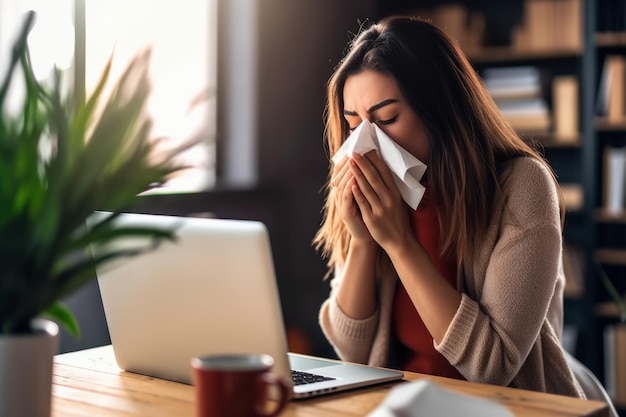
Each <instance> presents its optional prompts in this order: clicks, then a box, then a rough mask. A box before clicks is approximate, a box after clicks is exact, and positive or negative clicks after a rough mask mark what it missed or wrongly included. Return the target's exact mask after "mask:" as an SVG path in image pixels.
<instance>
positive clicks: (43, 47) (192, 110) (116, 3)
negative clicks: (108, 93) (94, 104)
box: [0, 0, 217, 192]
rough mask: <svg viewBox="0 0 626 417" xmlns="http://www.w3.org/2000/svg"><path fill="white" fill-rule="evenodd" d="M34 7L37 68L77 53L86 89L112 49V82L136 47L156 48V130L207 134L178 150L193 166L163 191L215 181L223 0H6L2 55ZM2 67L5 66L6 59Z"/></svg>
mask: <svg viewBox="0 0 626 417" xmlns="http://www.w3.org/2000/svg"><path fill="white" fill-rule="evenodd" d="M74 3H75V4H74ZM28 10H35V11H36V12H37V18H36V25H35V27H34V28H33V32H32V33H31V36H30V38H29V45H30V47H31V52H32V56H33V66H34V68H35V70H36V72H37V76H38V77H41V78H44V77H46V76H47V75H48V74H49V73H50V71H51V69H52V68H53V66H54V65H56V66H57V67H61V68H69V67H70V66H71V65H72V61H73V59H72V58H74V57H75V58H76V62H74V64H75V75H76V79H77V80H81V79H84V81H85V88H86V91H87V92H88V93H89V92H90V91H91V90H92V89H93V88H94V86H95V84H96V82H97V80H98V78H99V76H100V74H101V72H102V70H103V68H104V66H105V65H106V62H107V61H108V59H109V58H110V57H111V55H113V67H112V71H111V78H110V82H109V85H111V84H113V83H112V81H114V80H116V79H117V78H118V76H119V75H120V74H121V72H122V71H123V69H124V68H125V67H126V65H127V64H128V62H129V60H130V59H131V58H132V57H133V56H134V55H135V54H136V53H138V52H139V51H140V50H141V49H142V48H146V47H149V48H151V49H152V58H151V66H150V69H151V78H152V86H153V89H152V94H151V96H150V100H149V103H148V112H149V113H150V115H151V117H152V119H153V122H154V128H153V136H154V137H162V136H166V137H168V138H171V139H172V140H173V141H175V143H176V142H177V143H180V142H182V141H185V140H188V139H189V138H190V137H192V136H196V135H198V136H199V137H201V138H202V140H201V141H200V142H199V143H198V144H197V145H196V146H194V147H193V148H191V149H189V150H188V151H186V152H185V153H184V154H182V155H181V156H180V157H181V159H182V161H183V162H184V163H185V165H188V166H190V167H191V168H190V169H188V170H185V171H184V172H181V175H179V176H177V177H176V178H174V179H173V180H172V181H170V182H168V184H166V187H165V188H164V189H163V190H160V191H158V192H193V191H199V190H205V189H208V188H211V187H212V186H213V184H214V183H215V153H216V152H215V132H216V129H215V126H216V117H215V114H216V79H217V77H216V57H217V45H216V39H217V28H216V24H217V17H216V15H217V0H185V1H176V0H159V1H154V0H109V1H101V0H55V1H49V0H0V56H2V57H3V59H0V63H2V62H6V59H4V57H6V56H8V55H7V54H8V53H9V47H10V45H11V43H12V42H13V39H14V37H15V36H16V34H17V32H18V30H19V27H20V25H21V22H22V17H23V15H24V13H25V12H26V11H28ZM74 11H76V13H74ZM74 18H75V21H74V20H73V19H74ZM74 22H75V26H76V27H77V28H79V29H78V30H77V31H76V32H74V25H73V23H74ZM81 28H84V31H83V30H82V29H81ZM75 33H76V41H77V42H76V45H79V47H78V48H77V49H76V55H74V34H75ZM82 45H84V47H83V46H82ZM83 48H84V49H83ZM81 60H83V61H84V62H79V61H81ZM0 74H4V68H3V67H1V66H0Z"/></svg>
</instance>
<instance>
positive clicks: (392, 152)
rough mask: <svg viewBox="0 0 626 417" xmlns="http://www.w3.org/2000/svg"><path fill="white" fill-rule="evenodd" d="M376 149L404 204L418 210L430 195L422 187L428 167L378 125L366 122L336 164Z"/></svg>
mask: <svg viewBox="0 0 626 417" xmlns="http://www.w3.org/2000/svg"><path fill="white" fill-rule="evenodd" d="M374 149H375V150H377V151H378V154H379V155H380V157H381V158H382V159H383V160H384V161H385V163H387V165H388V166H389V168H390V169H391V171H392V173H393V174H394V177H393V179H394V181H395V183H396V185H397V186H398V189H399V190H400V194H402V198H403V199H404V201H405V202H406V203H407V204H408V205H409V206H411V208H412V209H413V210H415V209H416V208H417V206H418V205H419V203H420V201H421V200H422V197H423V196H424V191H426V189H425V188H424V186H423V185H422V184H420V180H421V179H422V176H423V175H424V172H426V164H424V163H423V162H422V161H420V160H419V159H417V158H416V157H414V156H413V155H411V154H410V153H409V152H408V151H407V150H406V149H404V148H402V147H401V146H400V145H398V144H397V143H395V142H394V141H393V139H391V138H390V137H389V136H387V135H386V134H385V132H383V131H382V130H381V129H380V128H379V127H378V126H376V124H374V123H370V122H369V121H367V120H364V121H362V122H361V124H359V125H358V126H357V127H356V129H354V131H353V132H352V134H351V135H350V136H348V138H347V139H346V140H345V142H344V143H343V144H342V145H341V147H340V148H339V150H338V151H337V152H336V153H335V155H333V161H334V162H335V163H339V162H340V161H341V160H342V159H343V157H344V156H350V155H352V154H353V153H358V154H360V155H363V154H365V153H367V152H369V151H371V150H374Z"/></svg>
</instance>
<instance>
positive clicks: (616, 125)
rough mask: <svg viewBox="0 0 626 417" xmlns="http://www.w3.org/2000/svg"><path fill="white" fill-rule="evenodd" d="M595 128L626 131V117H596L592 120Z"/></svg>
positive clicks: (603, 130)
mask: <svg viewBox="0 0 626 417" xmlns="http://www.w3.org/2000/svg"><path fill="white" fill-rule="evenodd" d="M594 125H595V128H596V130H599V131H601V132H619V131H626V117H625V118H624V119H619V120H612V119H609V118H608V117H597V118H596V119H595V121H594Z"/></svg>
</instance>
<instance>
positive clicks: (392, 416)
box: [367, 379, 513, 417]
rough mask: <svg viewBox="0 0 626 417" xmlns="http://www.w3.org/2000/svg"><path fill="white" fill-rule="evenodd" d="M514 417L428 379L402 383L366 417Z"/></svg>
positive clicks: (491, 403)
mask: <svg viewBox="0 0 626 417" xmlns="http://www.w3.org/2000/svg"><path fill="white" fill-rule="evenodd" d="M422 416H463V417H485V416H489V417H513V413H511V411H509V410H508V409H507V408H506V407H504V406H503V405H502V404H498V403H496V402H493V401H489V400H487V399H484V398H479V397H472V396H469V395H465V394H460V393H458V392H455V391H451V390H448V389H445V388H442V387H440V386H438V385H437V384H435V383H434V382H431V381H429V380H427V379H420V380H417V381H411V382H403V383H401V384H400V385H397V386H395V387H393V388H392V389H391V391H389V394H387V396H386V397H385V399H384V400H383V402H382V403H381V404H380V405H379V406H378V407H376V409H374V411H372V412H371V413H369V414H368V415H367V417H422Z"/></svg>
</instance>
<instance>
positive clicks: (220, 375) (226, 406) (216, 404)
mask: <svg viewBox="0 0 626 417" xmlns="http://www.w3.org/2000/svg"><path fill="white" fill-rule="evenodd" d="M191 366H192V368H193V380H194V385H195V389H196V416H197V417H272V416H276V415H278V413H280V412H281V411H282V410H283V409H284V408H285V406H286V405H287V402H288V401H289V398H290V395H289V394H290V388H289V387H288V386H287V384H286V383H285V381H284V380H283V379H282V378H281V377H280V376H278V375H276V374H274V373H272V372H271V369H272V366H274V359H273V358H272V357H271V356H270V355H265V354H225V355H209V356H199V357H196V358H193V359H192V360H191ZM271 387H276V388H277V389H276V391H277V394H276V396H277V398H276V401H275V402H274V404H271V403H270V402H268V399H269V396H270V394H269V393H270V390H271ZM268 404H269V406H268Z"/></svg>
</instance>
